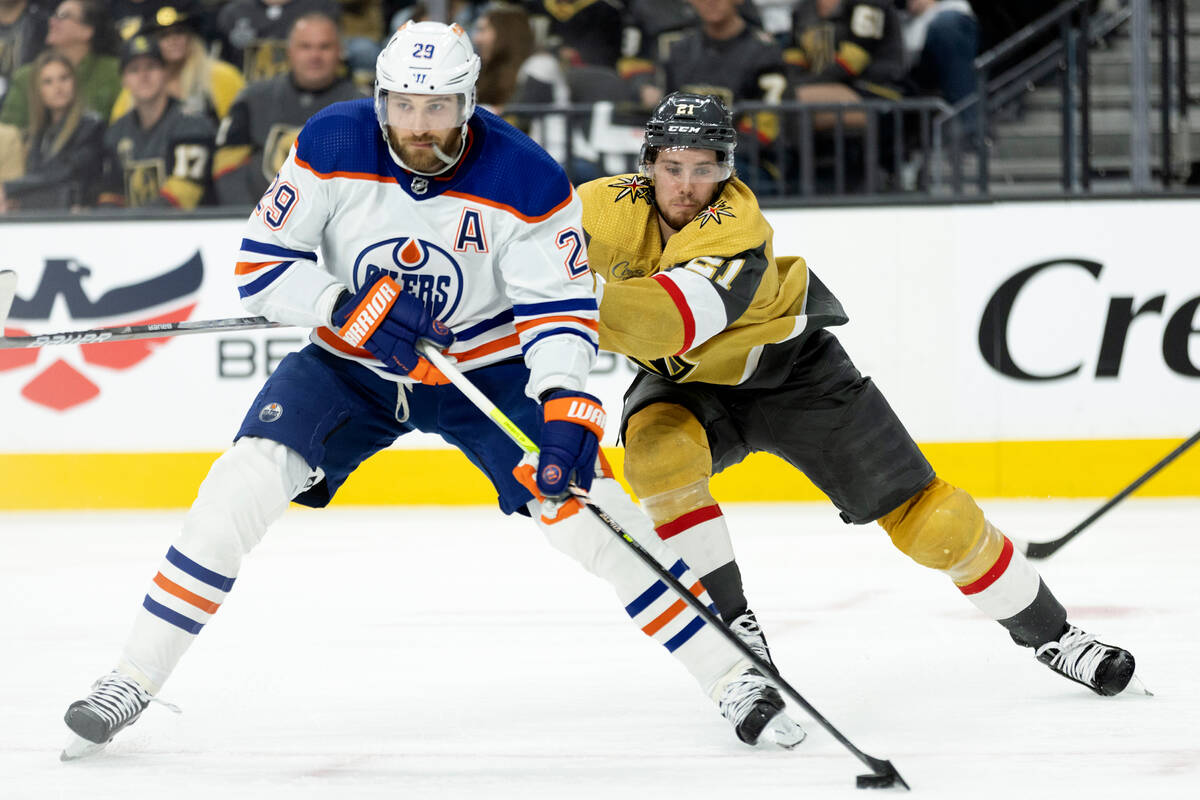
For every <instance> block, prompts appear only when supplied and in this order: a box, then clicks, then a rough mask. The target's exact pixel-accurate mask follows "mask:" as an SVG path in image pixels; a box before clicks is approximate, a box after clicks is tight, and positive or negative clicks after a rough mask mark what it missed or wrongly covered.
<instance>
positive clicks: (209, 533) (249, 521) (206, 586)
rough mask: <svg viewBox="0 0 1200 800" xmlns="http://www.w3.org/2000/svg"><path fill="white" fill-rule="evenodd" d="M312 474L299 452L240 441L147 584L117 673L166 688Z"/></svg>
mask: <svg viewBox="0 0 1200 800" xmlns="http://www.w3.org/2000/svg"><path fill="white" fill-rule="evenodd" d="M308 474H309V467H308V465H307V464H306V463H305V462H304V459H303V458H301V457H300V455H299V454H298V453H296V452H295V451H294V450H290V449H288V448H287V447H284V446H283V445H281V444H278V443H275V442H270V441H267V440H266V439H257V438H249V437H248V438H244V439H241V440H239V441H238V443H237V444H236V445H234V446H233V447H232V448H231V449H230V450H228V451H227V452H226V453H225V454H224V455H222V456H221V457H220V458H218V459H217V460H216V462H215V463H214V464H213V466H212V468H211V469H210V470H209V473H208V476H207V477H206V478H205V479H204V482H203V483H202V484H201V485H200V490H199V492H198V493H197V496H196V500H195V502H194V503H192V507H191V508H190V509H189V510H188V513H187V516H186V517H185V519H184V525H183V531H182V533H181V534H180V536H179V537H178V538H177V539H176V540H175V542H174V544H172V546H171V547H170V548H169V549H168V550H167V554H166V557H165V558H164V559H163V560H162V562H161V563H160V565H159V570H158V573H157V574H156V575H155V576H154V579H153V580H152V581H151V582H150V587H149V589H148V590H147V592H146V597H145V599H144V600H143V601H142V608H141V609H140V610H139V611H138V613H137V616H136V619H135V620H134V625H133V631H132V633H131V634H130V635H129V638H128V639H127V640H126V644H125V649H124V651H123V652H122V654H121V660H120V661H119V662H118V665H117V669H118V670H119V671H120V672H122V673H124V674H126V675H128V676H130V677H132V678H134V679H135V680H137V681H138V682H139V683H140V684H142V687H143V688H144V689H146V690H147V691H148V692H150V693H151V694H154V693H157V692H158V690H159V689H160V688H162V684H163V683H164V682H165V681H166V680H167V678H168V677H169V676H170V674H171V672H172V671H173V670H174V669H175V667H176V665H177V664H178V663H179V660H180V659H181V658H182V657H183V654H184V653H185V652H186V651H187V649H188V647H190V646H191V644H192V642H193V641H195V639H196V635H197V634H198V633H200V631H201V630H202V629H203V628H204V626H205V625H206V624H208V622H209V620H211V619H212V617H213V615H214V614H216V612H217V609H219V608H220V607H221V604H222V603H223V602H224V601H225V598H226V596H227V595H228V594H229V591H230V589H232V588H233V583H234V580H235V579H236V577H237V574H238V570H239V569H240V568H241V563H242V557H243V556H245V555H246V553H248V552H250V550H251V549H252V548H253V547H254V546H255V545H257V544H258V542H259V541H260V540H261V539H262V537H263V535H264V534H265V533H266V531H267V527H268V526H269V525H270V524H271V523H272V522H274V521H275V520H276V519H278V518H279V517H280V516H281V515H282V514H283V512H284V510H285V509H286V508H287V505H288V502H289V501H290V499H291V498H292V497H293V496H294V495H295V493H296V492H297V491H299V489H300V487H301V486H303V484H304V481H305V480H306V479H307V477H308Z"/></svg>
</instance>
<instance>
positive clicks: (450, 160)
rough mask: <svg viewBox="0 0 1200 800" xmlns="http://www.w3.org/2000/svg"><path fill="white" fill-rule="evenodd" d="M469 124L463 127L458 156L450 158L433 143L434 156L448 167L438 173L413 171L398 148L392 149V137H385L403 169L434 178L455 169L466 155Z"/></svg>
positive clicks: (394, 157)
mask: <svg viewBox="0 0 1200 800" xmlns="http://www.w3.org/2000/svg"><path fill="white" fill-rule="evenodd" d="M468 124H469V123H467V122H464V123H463V125H462V130H461V133H460V137H459V146H458V155H456V156H448V155H446V152H445V151H444V150H442V148H440V147H438V144H437V142H434V143H433V154H434V155H435V156H437V158H438V161H441V162H442V163H443V164H445V165H446V166H444V167H442V168H441V169H439V170H438V171H437V172H422V171H421V170H419V169H413V168H412V167H410V166H409V165H408V164H405V163H404V159H403V158H401V157H400V154H399V153H397V152H396V148H394V147H392V140H391V138H390V137H385V138H384V141H385V142H386V143H387V148H388V152H389V153H390V154H391V156H392V160H393V161H395V162H396V163H397V164H399V165H400V166H401V167H403V168H404V169H406V170H408V171H409V172H411V173H413V174H414V175H422V176H424V177H426V178H432V177H433V176H435V175H441V174H442V173H443V172H445V171H446V170H448V169H450V168H451V167H453V166H454V165H455V164H457V163H458V160H459V159H460V158H462V157H463V153H465V152H466V151H467V125H468Z"/></svg>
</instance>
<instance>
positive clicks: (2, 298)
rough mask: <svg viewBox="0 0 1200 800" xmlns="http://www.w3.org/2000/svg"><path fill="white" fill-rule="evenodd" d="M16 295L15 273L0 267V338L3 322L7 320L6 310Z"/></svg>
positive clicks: (2, 331)
mask: <svg viewBox="0 0 1200 800" xmlns="http://www.w3.org/2000/svg"><path fill="white" fill-rule="evenodd" d="M16 295H17V273H15V272H13V271H12V270H11V269H0V338H3V337H4V323H5V322H7V321H8V310H9V309H10V308H12V302H13V298H14V297H16Z"/></svg>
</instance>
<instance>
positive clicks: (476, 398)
mask: <svg viewBox="0 0 1200 800" xmlns="http://www.w3.org/2000/svg"><path fill="white" fill-rule="evenodd" d="M417 347H418V349H419V350H420V351H421V355H423V356H425V357H426V358H427V359H429V361H430V362H431V363H432V364H433V365H434V366H435V367H437V368H438V369H439V370H441V371H442V374H443V375H445V376H446V377H447V378H448V379H449V380H450V382H451V383H453V384H454V385H455V386H457V387H458V388H459V390H460V391H462V393H463V394H464V395H466V397H467V399H468V400H470V401H471V402H472V403H473V404H474V405H475V406H476V407H477V408H478V409H479V410H480V411H482V412H483V413H484V414H485V415H487V417H488V418H489V419H491V420H492V422H494V423H495V424H496V425H497V426H498V427H499V428H500V429H501V430H502V431H504V433H505V434H507V435H508V437H509V438H510V439H512V440H513V441H514V442H515V443H516V444H517V446H518V447H520V448H521V449H522V450H523V451H525V452H526V453H527V454H530V455H536V454H537V452H538V446H537V445H536V444H534V442H533V440H532V439H530V438H529V437H528V436H526V435H525V433H524V431H522V430H521V429H520V428H519V427H517V424H516V423H514V422H513V421H512V420H511V419H509V418H508V416H507V415H506V414H505V413H504V412H503V411H501V410H500V409H499V408H497V407H496V404H495V403H493V402H492V401H491V400H489V399H488V397H487V396H486V395H485V394H484V393H483V392H481V391H479V389H478V388H476V386H475V384H473V383H471V381H470V379H469V378H467V377H466V376H465V375H463V374H462V372H460V371H459V369H458V367H456V366H455V365H454V363H453V362H451V361H450V360H449V359H447V358H446V357H445V356H443V355H442V354H441V352H440V351H438V349H437V348H436V347H435V346H433V345H432V344H430V343H429V342H427V341H421V342H420V343H419V344H418V346H417ZM575 492H576V496H577V497H578V499H579V500H580V502H582V503H583V504H584V505H585V506H586V507H587V509H588V511H590V512H592V514H594V515H595V516H596V518H597V519H599V520H600V521H601V522H602V523H604V525H605V527H607V528H608V529H609V530H610V531H612V532H613V535H615V536H616V537H617V538H618V539H620V540H621V541H622V542H624V543H625V544H626V545H627V546H628V547H629V549H630V550H632V551H633V552H634V554H635V555H636V556H637V557H638V558H639V559H641V560H642V562H643V563H644V564H646V566H648V567H649V568H650V569H651V570H652V571H653V572H654V574H655V575H657V576H658V579H659V580H661V581H663V582H664V583H666V584H667V585H668V586H670V587H671V589H672V590H673V591H674V592H675V594H677V595H678V596H679V597H680V599H682V600H684V601H686V602H687V603H688V604H689V605H690V606H691V607H692V608H693V609H695V610H696V612H697V613H698V614H700V616H701V617H702V618H703V619H704V621H705V622H707V623H708V624H709V625H712V626H713V627H714V628H715V629H716V630H717V631H719V632H720V633H721V634H722V635H723V636H724V637H725V639H726V640H728V641H729V643H730V644H732V645H733V646H734V647H736V648H737V649H738V651H739V652H741V654H742V655H743V656H744V657H745V658H747V659H748V660H749V661H750V662H751V663H753V664H754V666H755V667H757V668H758V670H759V672H761V673H762V674H763V675H765V676H767V677H768V678H770V679H771V680H772V681H774V683H775V685H776V686H778V687H779V688H780V689H782V690H783V691H784V692H785V693H786V694H787V695H788V697H790V698H791V699H792V700H794V701H795V702H796V703H797V704H798V705H800V706H801V707H802V708H804V710H805V711H807V712H808V714H809V716H811V717H812V718H813V719H814V720H816V721H817V723H818V724H820V725H821V727H823V728H824V729H825V730H826V731H828V732H829V734H830V735H831V736H832V737H833V738H834V739H836V740H838V741H839V742H841V744H842V746H843V747H845V748H846V749H847V750H849V751H850V752H851V753H852V754H853V755H854V757H855V758H857V759H858V760H859V761H861V762H862V763H863V764H865V765H867V767H869V768H870V769H872V770H874V772H872V773H870V774H867V775H859V776H858V778H857V781H856V785H857V786H858V788H859V789H867V788H871V789H885V788H888V787H891V786H894V785H895V784H897V783H899V784H900V785H901V786H903V787H904V788H905V789H908V788H909V786H908V784H907V783H905V781H904V778H902V777H900V773H899V772H897V771H896V768H895V767H894V766H892V762H891V761H885V760H884V759H881V758H875V757H874V756H870V755H867V754H866V753H864V752H863V751H862V750H859V749H858V748H857V747H855V746H854V744H853V743H852V742H851V741H850V740H849V739H847V738H846V737H845V736H844V735H843V734H842V732H841V731H839V730H838V729H837V728H835V727H834V726H833V725H832V724H831V723H830V722H829V721H828V720H826V719H825V717H824V716H822V715H821V713H820V712H818V711H817V710H816V709H815V708H813V706H812V704H811V703H809V702H808V701H807V700H805V699H804V697H803V696H802V695H801V694H800V693H799V692H798V691H796V690H795V689H793V688H792V686H791V684H789V683H788V682H787V681H785V680H784V679H783V677H782V676H781V675H780V674H779V672H778V671H777V670H776V669H775V668H774V667H773V666H771V664H769V663H768V662H767V661H766V660H764V659H762V658H759V657H758V655H756V654H755V653H754V651H753V650H751V649H750V648H749V646H747V645H746V643H745V642H743V641H742V640H741V639H739V638H738V637H737V635H736V634H735V633H734V632H733V631H731V630H730V629H729V628H728V627H726V625H725V624H724V623H723V622H721V620H720V619H719V618H718V617H717V615H716V614H714V613H713V612H712V611H711V610H709V608H708V607H707V606H705V605H704V603H703V602H701V601H700V599H699V598H698V597H696V596H694V595H693V594H692V593H691V592H690V591H688V589H687V587H685V586H684V585H683V584H682V583H680V581H679V580H678V579H677V578H676V577H675V576H673V575H672V574H671V573H670V572H669V571H667V570H666V569H665V568H664V567H663V566H662V565H661V564H659V563H658V561H657V560H656V559H655V558H654V556H652V555H650V553H649V552H648V551H647V550H646V549H645V548H644V547H642V546H641V545H640V544H638V542H637V540H635V539H634V538H633V537H632V536H630V535H629V533H628V532H627V531H626V530H625V529H624V528H622V527H621V525H620V523H618V522H617V521H616V520H614V519H613V518H612V517H610V516H609V515H608V514H607V513H606V512H605V511H604V509H602V508H600V507H599V506H597V505H596V504H595V503H593V502H592V501H591V500H590V499H589V498H588V496H587V494H586V493H583V492H580V491H579V490H575Z"/></svg>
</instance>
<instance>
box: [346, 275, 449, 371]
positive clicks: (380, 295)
mask: <svg viewBox="0 0 1200 800" xmlns="http://www.w3.org/2000/svg"><path fill="white" fill-rule="evenodd" d="M330 321H331V322H332V323H333V327H334V330H336V331H337V335H338V336H340V337H342V339H343V340H345V341H346V343H347V344H349V345H350V346H352V347H361V348H363V349H365V350H367V352H369V353H370V354H371V355H373V356H375V357H376V358H377V359H379V360H380V361H381V362H383V368H384V369H386V370H387V371H388V372H394V373H396V374H398V375H407V376H409V377H411V378H413V379H414V380H418V381H420V382H421V383H429V384H444V383H448V382H449V381H448V380H447V379H446V377H445V376H444V375H442V373H441V372H440V371H439V370H438V369H437V368H436V367H435V366H433V365H432V364H430V363H429V361H428V360H427V359H425V358H422V357H421V356H420V355H419V354H418V353H417V348H416V344H417V340H418V339H428V340H429V341H431V342H433V343H434V344H435V345H437V346H438V347H439V348H441V349H445V348H447V347H449V346H450V343H451V342H453V341H454V334H452V333H450V329H449V328H447V327H446V326H445V325H443V324H442V323H441V322H440V321H439V320H436V319H433V318H432V317H430V316H429V311H428V309H426V308H425V305H424V304H423V303H422V302H421V301H420V300H418V299H417V298H415V297H413V296H412V295H411V294H405V292H404V290H403V289H401V288H400V286H399V284H397V283H396V282H395V281H394V280H392V278H391V276H389V275H386V274H384V275H382V276H381V277H380V278H379V279H378V280H377V281H375V282H374V283H372V284H369V285H367V286H364V287H362V288H361V289H359V290H358V291H357V292H355V293H354V294H352V295H350V297H349V298H347V299H346V300H344V301H343V302H342V303H341V304H340V305H338V307H337V308H335V309H334V311H333V315H332V317H331V319H330Z"/></svg>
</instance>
